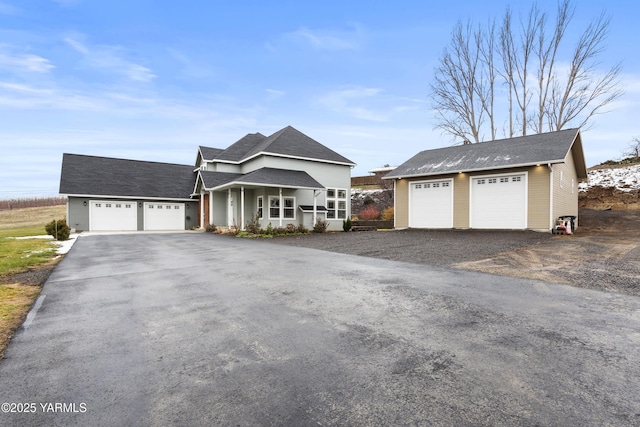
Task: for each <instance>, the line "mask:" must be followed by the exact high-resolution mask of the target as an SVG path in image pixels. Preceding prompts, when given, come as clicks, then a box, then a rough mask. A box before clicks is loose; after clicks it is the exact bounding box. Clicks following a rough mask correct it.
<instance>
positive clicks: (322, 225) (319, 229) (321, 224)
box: [313, 219, 329, 233]
mask: <svg viewBox="0 0 640 427" xmlns="http://www.w3.org/2000/svg"><path fill="white" fill-rule="evenodd" d="M327 227H329V223H328V222H327V221H323V220H321V219H320V220H318V222H316V225H314V226H313V232H314V233H324V232H325V231H327Z"/></svg>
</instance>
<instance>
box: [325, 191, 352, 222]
mask: <svg viewBox="0 0 640 427" xmlns="http://www.w3.org/2000/svg"><path fill="white" fill-rule="evenodd" d="M327 209H328V211H327V219H346V218H347V190H343V189H339V188H328V189H327Z"/></svg>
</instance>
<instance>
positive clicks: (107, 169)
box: [60, 153, 195, 199]
mask: <svg viewBox="0 0 640 427" xmlns="http://www.w3.org/2000/svg"><path fill="white" fill-rule="evenodd" d="M194 182H195V174H194V173H193V166H191V165H177V164H172V163H157V162H144V161H139V160H127V159H115V158H111V157H97V156H85V155H80V154H68V153H65V154H63V156H62V173H61V176H60V194H68V195H78V196H113V197H145V198H162V199H189V195H190V194H191V190H192V188H193V184H194Z"/></svg>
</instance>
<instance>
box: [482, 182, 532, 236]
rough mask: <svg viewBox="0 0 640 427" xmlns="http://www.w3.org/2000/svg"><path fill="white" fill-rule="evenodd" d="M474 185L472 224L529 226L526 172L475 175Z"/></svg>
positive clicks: (502, 227) (508, 226) (501, 227)
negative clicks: (484, 175)
mask: <svg viewBox="0 0 640 427" xmlns="http://www.w3.org/2000/svg"><path fill="white" fill-rule="evenodd" d="M471 185H472V190H471V221H470V222H471V227H472V228H491V229H524V228H526V226H527V217H526V209H527V200H526V198H527V191H526V185H527V184H526V175H524V174H510V175H498V176H486V177H476V178H473V179H472V180H471Z"/></svg>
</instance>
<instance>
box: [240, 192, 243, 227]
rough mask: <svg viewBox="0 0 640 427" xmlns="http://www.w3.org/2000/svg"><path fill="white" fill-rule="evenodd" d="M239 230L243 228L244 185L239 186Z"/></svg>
mask: <svg viewBox="0 0 640 427" xmlns="http://www.w3.org/2000/svg"><path fill="white" fill-rule="evenodd" d="M240 230H244V187H240Z"/></svg>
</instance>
